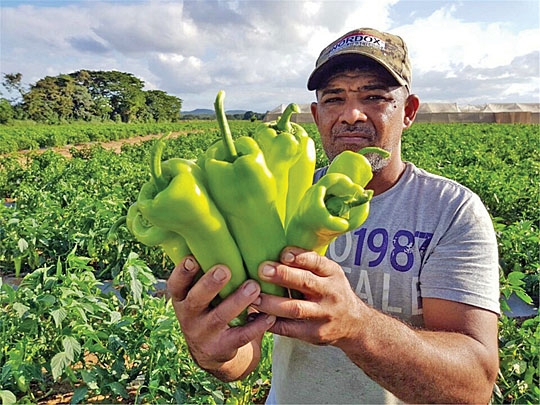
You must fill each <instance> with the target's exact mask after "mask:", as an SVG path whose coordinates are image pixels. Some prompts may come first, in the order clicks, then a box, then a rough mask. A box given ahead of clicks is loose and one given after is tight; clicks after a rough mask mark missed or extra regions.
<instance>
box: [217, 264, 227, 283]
mask: <svg viewBox="0 0 540 405" xmlns="http://www.w3.org/2000/svg"><path fill="white" fill-rule="evenodd" d="M226 278H227V273H225V270H223V269H222V268H221V267H218V268H217V269H215V270H214V279H215V280H217V281H223V280H225V279H226Z"/></svg>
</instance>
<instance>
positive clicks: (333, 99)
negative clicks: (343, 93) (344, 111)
mask: <svg viewBox="0 0 540 405" xmlns="http://www.w3.org/2000/svg"><path fill="white" fill-rule="evenodd" d="M340 101H341V98H340V97H328V98H325V99H324V101H323V102H324V104H332V103H338V102H340Z"/></svg>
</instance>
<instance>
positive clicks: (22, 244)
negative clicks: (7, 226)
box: [17, 238, 28, 253]
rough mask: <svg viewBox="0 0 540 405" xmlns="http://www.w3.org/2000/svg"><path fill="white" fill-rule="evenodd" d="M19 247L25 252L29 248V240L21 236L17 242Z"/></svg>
mask: <svg viewBox="0 0 540 405" xmlns="http://www.w3.org/2000/svg"><path fill="white" fill-rule="evenodd" d="M17 247H18V248H19V251H20V252H21V253H24V251H25V250H26V249H28V242H27V241H26V239H24V238H20V239H19V241H18V242H17Z"/></svg>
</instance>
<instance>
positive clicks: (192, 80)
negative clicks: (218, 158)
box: [0, 0, 540, 112]
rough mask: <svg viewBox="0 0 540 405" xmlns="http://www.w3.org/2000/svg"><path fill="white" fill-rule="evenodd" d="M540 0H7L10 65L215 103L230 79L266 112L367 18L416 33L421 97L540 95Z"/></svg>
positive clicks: (4, 59)
mask: <svg viewBox="0 0 540 405" xmlns="http://www.w3.org/2000/svg"><path fill="white" fill-rule="evenodd" d="M539 3H540V2H538V1H537V0H534V1H513V0H505V1H493V0H491V1H487V0H484V1H480V0H476V1H465V0H463V1H432V0H424V1H420V0H414V1H413V0H357V1H339V0H336V1H331V0H326V1H293V0H289V1H282V0H274V1H262V0H235V1H219V0H218V1H215V0H214V1H202V0H201V1H180V0H117V1H99V0H78V1H75V0H0V13H1V15H0V18H1V21H0V23H1V25H0V72H1V73H2V74H5V73H17V72H20V73H22V75H23V83H25V84H26V85H31V84H33V83H35V82H36V81H37V80H39V79H41V78H43V77H45V76H56V75H58V74H61V73H71V72H74V71H77V70H81V69H88V70H118V71H122V72H128V73H132V74H133V75H135V76H136V77H138V78H140V79H142V80H143V81H144V82H145V84H146V87H145V88H146V89H147V90H149V89H160V90H163V91H166V92H167V93H169V94H173V95H175V96H178V97H180V98H181V99H182V100H183V108H182V110H183V111H189V110H192V109H195V108H212V103H213V101H214V98H215V95H216V94H217V92H218V90H220V89H223V90H225V92H226V99H225V108H226V109H244V110H252V111H256V112H265V111H268V110H271V109H273V108H274V107H275V106H277V105H279V104H282V103H283V104H288V103H290V102H296V103H298V104H304V103H309V102H311V101H312V100H313V99H314V94H313V93H312V92H310V91H308V90H307V89H306V80H307V77H308V76H309V74H310V73H311V70H312V68H313V65H314V63H315V59H316V58H317V56H318V54H319V52H320V51H321V49H322V48H323V47H325V46H326V45H327V44H328V43H330V42H331V41H333V40H334V39H335V38H337V37H338V36H340V35H342V34H344V33H346V32H348V31H350V30H352V29H354V28H357V27H366V26H367V27H374V28H378V29H381V30H386V31H389V32H392V33H395V34H398V35H400V36H402V37H403V38H404V39H405V41H406V42H407V44H408V47H409V50H410V55H411V62H412V65H413V86H412V87H413V91H414V92H415V93H416V94H418V95H419V96H420V99H421V100H422V101H426V102H427V101H430V102H457V103H459V104H483V103H487V102H539V101H540V68H539V65H540V63H539V62H540V39H539V38H540V21H539V20H540V10H539ZM2 90H3V89H2ZM3 94H4V96H5V95H6V93H5V91H3Z"/></svg>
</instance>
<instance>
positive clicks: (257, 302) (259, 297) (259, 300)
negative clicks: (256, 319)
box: [251, 295, 262, 306]
mask: <svg viewBox="0 0 540 405" xmlns="http://www.w3.org/2000/svg"><path fill="white" fill-rule="evenodd" d="M261 302H262V298H261V296H260V295H259V296H258V297H257V298H255V301H253V302H252V303H251V305H255V306H257V305H261Z"/></svg>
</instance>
